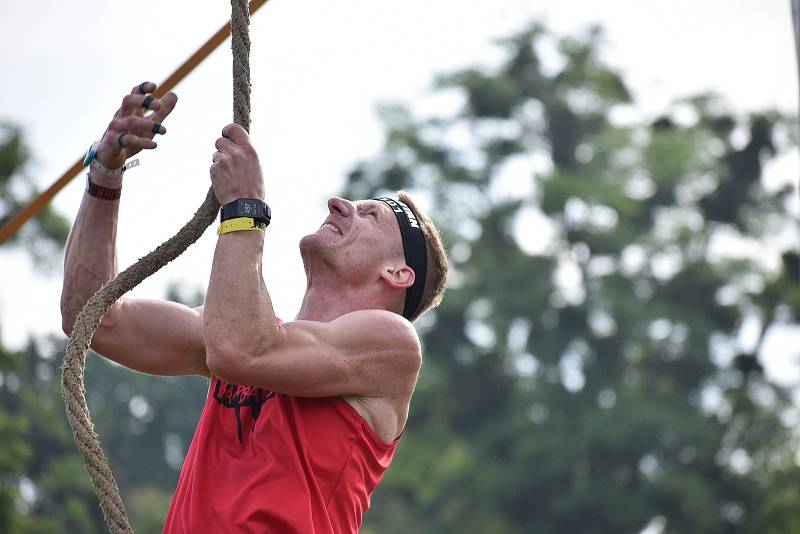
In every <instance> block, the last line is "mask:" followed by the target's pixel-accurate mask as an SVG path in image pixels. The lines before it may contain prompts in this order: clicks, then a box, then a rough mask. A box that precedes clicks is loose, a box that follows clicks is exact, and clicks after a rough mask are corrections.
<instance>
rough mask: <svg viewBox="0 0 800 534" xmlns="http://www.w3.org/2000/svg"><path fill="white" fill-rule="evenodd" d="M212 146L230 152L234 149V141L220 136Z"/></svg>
mask: <svg viewBox="0 0 800 534" xmlns="http://www.w3.org/2000/svg"><path fill="white" fill-rule="evenodd" d="M214 148H216V149H217V150H219V151H220V152H231V151H232V150H236V143H234V142H233V141H231V140H230V139H226V138H224V137H220V138H218V139H217V141H216V142H215V143H214Z"/></svg>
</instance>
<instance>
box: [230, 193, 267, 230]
mask: <svg viewBox="0 0 800 534" xmlns="http://www.w3.org/2000/svg"><path fill="white" fill-rule="evenodd" d="M239 217H248V218H251V219H253V220H255V221H256V222H258V223H261V224H263V225H264V226H268V225H269V223H270V221H271V220H272V211H271V210H270V209H269V206H268V205H267V203H266V202H264V201H263V200H260V199H257V198H237V199H236V200H234V201H232V202H228V203H227V204H225V205H224V206H222V209H220V211H219V221H220V222H225V221H227V220H229V219H238V218H239Z"/></svg>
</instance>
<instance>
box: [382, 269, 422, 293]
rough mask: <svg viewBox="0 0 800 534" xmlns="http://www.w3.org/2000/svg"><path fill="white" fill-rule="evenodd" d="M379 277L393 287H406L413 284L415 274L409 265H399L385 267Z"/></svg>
mask: <svg viewBox="0 0 800 534" xmlns="http://www.w3.org/2000/svg"><path fill="white" fill-rule="evenodd" d="M381 278H383V279H384V280H385V281H386V283H387V284H389V285H390V286H392V287H394V288H397V289H406V288H409V287H411V286H412V285H414V280H415V275H414V270H413V269H412V268H411V267H409V266H408V265H401V266H399V267H386V268H385V269H384V270H383V271H382V272H381Z"/></svg>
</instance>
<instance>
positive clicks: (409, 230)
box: [373, 197, 428, 319]
mask: <svg viewBox="0 0 800 534" xmlns="http://www.w3.org/2000/svg"><path fill="white" fill-rule="evenodd" d="M373 200H378V201H380V202H383V203H385V204H386V205H387V206H389V207H390V208H391V209H392V211H393V212H394V215H395V217H397V224H398V225H399V226H400V235H401V236H403V253H404V254H405V257H406V264H407V265H408V266H409V267H411V269H412V270H413V271H414V283H413V284H412V286H411V287H409V288H408V289H406V305H405V307H404V308H403V317H405V318H406V319H410V318H411V316H412V315H413V314H414V312H415V311H417V308H418V307H419V303H420V301H421V300H422V292H423V291H424V290H425V277H426V276H427V274H428V249H427V247H426V246H425V234H424V233H422V227H421V226H420V224H419V220H417V216H416V215H414V212H413V211H411V208H409V207H408V206H407V205H406V204H405V203H404V202H401V201H399V200H395V199H393V198H388V197H381V198H374V199H373Z"/></svg>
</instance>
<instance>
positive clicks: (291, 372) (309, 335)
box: [213, 310, 420, 397]
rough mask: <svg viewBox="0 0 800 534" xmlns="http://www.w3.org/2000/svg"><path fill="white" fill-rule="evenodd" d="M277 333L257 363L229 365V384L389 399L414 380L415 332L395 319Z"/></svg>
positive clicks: (366, 318) (365, 318)
mask: <svg viewBox="0 0 800 534" xmlns="http://www.w3.org/2000/svg"><path fill="white" fill-rule="evenodd" d="M280 329H281V330H282V336H281V341H280V343H278V344H276V345H274V346H272V347H270V348H268V349H266V350H264V351H263V352H262V353H260V354H258V355H257V356H256V357H255V358H247V357H245V356H242V357H241V359H239V360H238V361H237V362H230V364H231V365H230V367H229V369H230V370H231V371H232V372H233V373H235V374H236V375H237V376H235V377H234V376H229V377H228V378H231V379H232V380H233V381H235V382H236V383H247V384H249V385H256V386H260V387H263V388H265V389H269V390H271V391H275V392H277V393H285V394H287V395H296V396H305V397H328V396H339V395H365V396H392V395H396V394H400V393H401V392H402V391H403V390H405V389H407V388H408V387H413V383H414V381H415V380H416V373H417V371H418V369H419V361H420V356H419V342H418V340H417V337H416V333H415V332H414V330H413V327H411V325H410V324H409V323H408V322H407V321H405V320H404V319H402V318H401V317H399V316H396V315H395V314H390V313H388V312H379V311H374V310H370V311H360V312H354V313H350V314H347V315H344V316H342V317H340V318H338V319H336V320H334V321H331V322H329V323H320V322H314V321H293V322H289V323H284V324H283V325H281V326H280ZM213 371H215V372H216V370H213ZM222 371H223V373H224V372H225V371H226V370H222ZM222 378H226V377H224V376H223V377H222ZM248 379H249V380H251V381H250V382H247V380H248Z"/></svg>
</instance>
